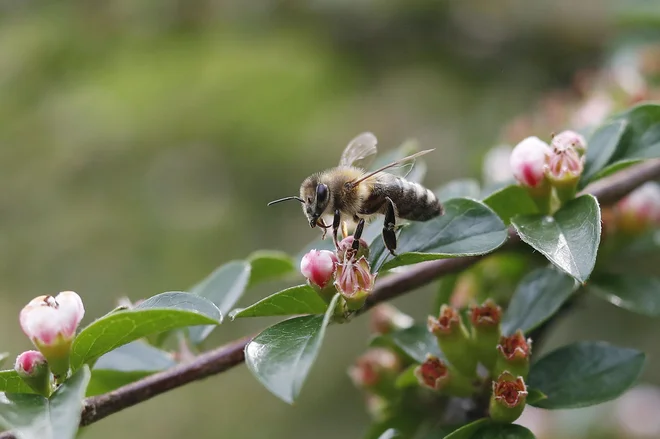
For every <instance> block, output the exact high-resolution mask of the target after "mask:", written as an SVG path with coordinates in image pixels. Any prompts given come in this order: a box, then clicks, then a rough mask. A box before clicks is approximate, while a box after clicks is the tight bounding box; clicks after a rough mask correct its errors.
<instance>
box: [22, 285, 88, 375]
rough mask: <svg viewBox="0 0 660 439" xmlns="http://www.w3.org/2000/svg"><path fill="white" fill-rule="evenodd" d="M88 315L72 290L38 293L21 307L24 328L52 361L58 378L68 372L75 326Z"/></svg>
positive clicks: (50, 361)
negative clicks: (46, 293)
mask: <svg viewBox="0 0 660 439" xmlns="http://www.w3.org/2000/svg"><path fill="white" fill-rule="evenodd" d="M84 315H85V308H84V307H83V303H82V300H81V299H80V296H78V295H77V294H76V293H74V292H73V291H63V292H61V293H60V294H58V295H57V297H53V296H39V297H37V298H34V299H32V300H31V301H30V303H28V304H27V305H26V306H25V308H23V309H22V310H21V313H20V316H19V320H20V324H21V328H22V329H23V332H24V333H25V335H27V336H28V337H29V338H30V340H31V341H32V343H33V344H34V345H35V346H36V347H37V349H39V350H40V351H41V353H42V354H43V355H44V356H45V357H46V359H47V360H48V363H49V364H50V367H51V370H52V371H53V374H54V375H55V376H56V378H60V377H64V376H66V374H67V372H68V370H69V353H70V351H71V343H72V342H73V338H74V336H75V334H76V329H77V328H78V325H79V324H80V321H81V320H82V318H83V316H84Z"/></svg>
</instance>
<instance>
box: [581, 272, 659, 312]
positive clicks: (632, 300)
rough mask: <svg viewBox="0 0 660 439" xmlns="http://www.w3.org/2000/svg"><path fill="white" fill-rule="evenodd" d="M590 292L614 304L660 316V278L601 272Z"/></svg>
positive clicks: (593, 281)
mask: <svg viewBox="0 0 660 439" xmlns="http://www.w3.org/2000/svg"><path fill="white" fill-rule="evenodd" d="M588 290H589V292H591V293H594V294H595V295H597V296H599V297H601V298H603V299H605V300H607V301H608V302H610V303H611V304H612V305H615V306H618V307H621V308H624V309H627V310H629V311H632V312H636V313H638V314H644V315H647V316H650V317H658V316H660V279H659V278H657V277H649V276H641V275H632V274H605V273H603V274H599V275H597V276H594V278H593V279H591V281H590V282H589V287H588Z"/></svg>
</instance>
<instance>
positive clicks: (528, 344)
mask: <svg viewBox="0 0 660 439" xmlns="http://www.w3.org/2000/svg"><path fill="white" fill-rule="evenodd" d="M531 349H532V341H531V340H530V339H525V336H524V335H523V333H522V331H520V330H518V331H517V332H516V333H515V334H513V335H512V336H509V337H505V336H503V337H501V338H500V343H499V344H498V345H497V350H498V351H499V352H500V353H501V354H502V355H503V356H504V358H506V359H507V360H523V359H527V358H529V356H530V354H531Z"/></svg>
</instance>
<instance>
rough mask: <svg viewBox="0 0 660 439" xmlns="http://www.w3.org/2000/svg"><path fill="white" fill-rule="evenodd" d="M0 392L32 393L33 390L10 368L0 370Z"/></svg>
mask: <svg viewBox="0 0 660 439" xmlns="http://www.w3.org/2000/svg"><path fill="white" fill-rule="evenodd" d="M0 392H7V393H34V390H32V388H31V387H30V386H28V385H27V384H25V381H23V379H22V378H21V377H19V376H18V374H17V373H16V371H15V370H13V369H12V370H2V371H0Z"/></svg>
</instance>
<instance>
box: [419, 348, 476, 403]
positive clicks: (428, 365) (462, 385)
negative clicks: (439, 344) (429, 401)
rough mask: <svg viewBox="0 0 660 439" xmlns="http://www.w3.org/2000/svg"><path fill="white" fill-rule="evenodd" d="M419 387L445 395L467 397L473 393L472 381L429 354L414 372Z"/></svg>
mask: <svg viewBox="0 0 660 439" xmlns="http://www.w3.org/2000/svg"><path fill="white" fill-rule="evenodd" d="M414 374H415V377H416V378H417V381H418V382H419V384H420V386H422V387H425V388H427V389H430V390H433V391H435V392H440V393H443V394H445V395H450V396H459V397H467V396H471V395H473V394H474V392H475V386H474V384H473V381H472V380H471V379H470V378H468V377H466V376H465V375H462V374H461V373H460V372H459V371H458V370H456V368H455V367H453V366H452V365H451V364H448V363H447V362H445V361H443V360H441V359H439V358H438V357H435V356H433V355H431V354H428V355H427V356H426V361H424V362H423V363H422V364H420V365H419V366H417V367H416V368H415V370H414Z"/></svg>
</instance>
